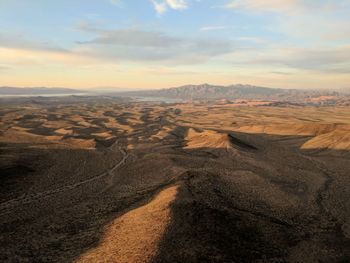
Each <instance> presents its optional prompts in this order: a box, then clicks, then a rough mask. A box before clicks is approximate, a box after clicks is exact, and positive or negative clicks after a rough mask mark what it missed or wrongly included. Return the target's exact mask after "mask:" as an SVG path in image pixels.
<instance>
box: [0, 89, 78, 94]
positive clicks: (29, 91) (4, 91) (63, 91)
mask: <svg viewBox="0 0 350 263" xmlns="http://www.w3.org/2000/svg"><path fill="white" fill-rule="evenodd" d="M83 92H84V91H81V90H75V89H68V88H45V87H37V88H15V87H0V95H42V94H45V95H54V94H57V95H59V94H78V93H83Z"/></svg>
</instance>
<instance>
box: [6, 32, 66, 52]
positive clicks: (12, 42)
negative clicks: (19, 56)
mask: <svg viewBox="0 0 350 263" xmlns="http://www.w3.org/2000/svg"><path fill="white" fill-rule="evenodd" d="M0 47H4V48H15V49H24V50H44V51H54V52H62V53H63V52H68V50H66V49H64V48H61V47H58V46H56V45H54V44H52V43H49V42H41V41H35V40H28V39H27V38H26V37H25V36H24V35H23V34H5V33H2V32H0Z"/></svg>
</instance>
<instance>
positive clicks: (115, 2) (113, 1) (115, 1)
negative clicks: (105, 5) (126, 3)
mask: <svg viewBox="0 0 350 263" xmlns="http://www.w3.org/2000/svg"><path fill="white" fill-rule="evenodd" d="M109 2H110V3H111V4H112V5H115V6H121V5H122V2H123V1H122V0H109Z"/></svg>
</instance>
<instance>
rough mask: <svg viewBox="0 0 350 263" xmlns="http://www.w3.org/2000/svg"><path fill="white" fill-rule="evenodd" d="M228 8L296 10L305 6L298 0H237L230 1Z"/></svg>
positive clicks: (272, 10) (277, 10) (273, 10)
mask: <svg viewBox="0 0 350 263" xmlns="http://www.w3.org/2000/svg"><path fill="white" fill-rule="evenodd" d="M225 7H226V8H232V9H244V10H248V11H271V12H281V11H295V10H300V9H302V8H303V5H302V4H301V1H298V0H235V1H231V2H230V3H228V4H227V5H226V6H225Z"/></svg>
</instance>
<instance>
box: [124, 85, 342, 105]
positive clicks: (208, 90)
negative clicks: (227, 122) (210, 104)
mask: <svg viewBox="0 0 350 263" xmlns="http://www.w3.org/2000/svg"><path fill="white" fill-rule="evenodd" d="M123 94H124V95H129V96H145V97H164V98H179V99H184V100H218V99H227V100H234V99H249V100H269V101H288V102H296V103H299V102H306V101H309V100H311V99H315V98H322V99H321V100H326V99H334V98H338V97H343V95H341V94H340V93H339V92H335V91H316V90H296V89H275V88H266V87H258V86H252V85H242V84H236V85H230V86H218V85H210V84H201V85H185V86H181V87H175V88H169V89H161V90H147V91H135V92H125V93H123ZM314 101H315V100H314Z"/></svg>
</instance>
